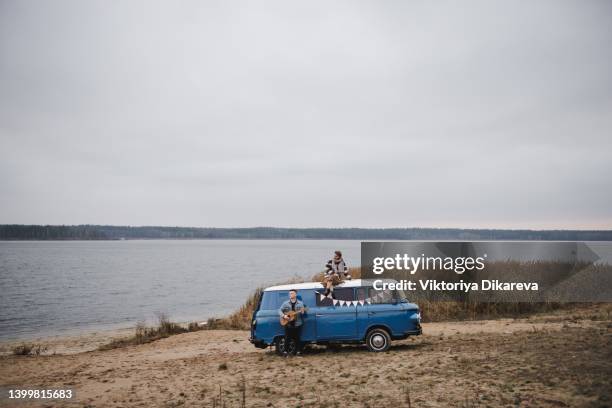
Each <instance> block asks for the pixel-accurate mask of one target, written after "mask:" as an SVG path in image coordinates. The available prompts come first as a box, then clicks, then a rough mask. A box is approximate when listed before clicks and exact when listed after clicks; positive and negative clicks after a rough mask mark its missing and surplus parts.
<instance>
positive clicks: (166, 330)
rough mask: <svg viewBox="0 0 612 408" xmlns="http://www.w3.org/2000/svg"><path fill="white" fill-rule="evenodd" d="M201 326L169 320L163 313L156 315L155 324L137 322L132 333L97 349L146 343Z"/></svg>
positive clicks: (200, 327) (199, 328)
mask: <svg viewBox="0 0 612 408" xmlns="http://www.w3.org/2000/svg"><path fill="white" fill-rule="evenodd" d="M202 329H203V327H202V326H200V325H199V324H197V323H195V322H192V323H189V325H188V326H187V327H184V326H182V325H180V324H178V323H174V322H171V321H170V319H168V317H167V316H166V315H165V314H161V315H159V317H158V324H157V326H153V327H148V326H146V325H145V324H144V323H138V324H137V325H136V329H135V332H134V335H133V336H131V337H126V338H122V339H115V340H113V341H111V342H110V343H108V344H104V345H102V346H100V347H99V350H111V349H115V348H120V347H126V346H131V345H135V344H146V343H150V342H152V341H155V340H159V339H165V338H166V337H170V336H172V335H175V334H181V333H187V332H192V331H198V330H202Z"/></svg>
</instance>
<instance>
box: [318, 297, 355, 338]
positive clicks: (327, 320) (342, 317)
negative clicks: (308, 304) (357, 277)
mask: <svg viewBox="0 0 612 408" xmlns="http://www.w3.org/2000/svg"><path fill="white" fill-rule="evenodd" d="M334 295H335V297H336V300H337V302H335V303H336V304H335V305H334V301H333V300H332V299H329V298H324V299H321V296H320V295H318V294H316V297H317V299H316V302H317V310H316V319H317V331H316V333H317V341H333V340H352V339H355V338H356V335H357V307H355V306H354V305H352V304H351V305H347V304H346V302H347V301H348V302H352V301H353V300H355V297H354V290H353V288H336V289H334ZM341 303H344V305H341Z"/></svg>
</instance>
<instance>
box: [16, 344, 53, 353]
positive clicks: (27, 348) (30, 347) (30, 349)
mask: <svg viewBox="0 0 612 408" xmlns="http://www.w3.org/2000/svg"><path fill="white" fill-rule="evenodd" d="M45 351H47V346H43V345H41V344H32V343H21V344H20V345H18V346H15V347H14V348H13V355H15V356H40V355H41V354H42V353H44V352H45Z"/></svg>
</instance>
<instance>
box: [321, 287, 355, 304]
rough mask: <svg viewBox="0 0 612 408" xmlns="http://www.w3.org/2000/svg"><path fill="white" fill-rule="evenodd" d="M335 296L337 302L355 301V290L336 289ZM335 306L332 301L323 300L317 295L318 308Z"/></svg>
mask: <svg viewBox="0 0 612 408" xmlns="http://www.w3.org/2000/svg"><path fill="white" fill-rule="evenodd" d="M334 296H335V297H336V299H337V300H348V301H351V300H355V294H354V292H353V288H336V289H334ZM333 304H334V302H333V301H332V299H329V298H324V299H323V300H321V296H318V295H317V306H333Z"/></svg>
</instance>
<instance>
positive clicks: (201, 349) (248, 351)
mask: <svg viewBox="0 0 612 408" xmlns="http://www.w3.org/2000/svg"><path fill="white" fill-rule="evenodd" d="M424 330H425V334H424V335H423V336H420V337H418V338H415V339H411V340H405V341H402V342H397V343H395V345H394V347H392V349H391V350H390V351H389V352H387V353H370V352H368V351H366V350H365V349H364V348H363V347H342V348H340V349H338V350H334V351H326V350H325V349H324V348H318V349H315V350H311V351H310V352H308V353H306V355H305V356H304V357H302V358H290V359H284V358H280V357H277V356H276V355H275V354H274V353H272V352H271V351H269V350H258V349H255V348H254V347H253V346H252V345H251V344H249V343H248V341H247V336H248V333H246V332H239V331H200V332H195V333H187V334H182V335H178V336H173V337H170V338H167V339H164V340H160V341H157V342H154V343H151V344H147V345H142V346H133V347H128V348H124V349H116V350H110V351H103V352H102V351H93V352H85V353H78V354H69V355H54V356H40V357H14V356H4V357H2V358H1V359H0V384H2V385H10V384H18V385H28V386H39V387H46V388H49V387H72V388H74V389H75V390H76V392H77V401H75V402H73V403H68V404H65V405H68V406H71V405H74V406H83V405H92V406H142V407H148V406H164V407H170V406H181V405H183V406H204V407H213V406H219V407H220V406H222V405H221V404H219V395H221V396H222V400H223V403H224V404H225V406H227V407H238V406H240V403H241V399H242V397H243V396H242V392H241V390H242V387H243V386H245V389H246V391H245V394H244V396H245V398H246V405H247V406H249V407H251V406H274V407H288V406H321V407H327V406H338V407H344V406H351V407H352V406H355V407H367V406H402V407H404V406H408V402H407V401H408V399H409V400H410V403H411V406H412V407H447V406H458V407H472V406H482V407H486V406H491V407H497V406H517V405H519V406H552V407H564V406H571V407H576V406H578V407H580V406H610V405H612V382H611V381H612V380H611V379H612V320H611V309H610V306H597V307H591V308H587V309H580V310H575V311H565V312H558V313H556V314H553V315H536V316H534V317H531V318H529V319H521V320H511V319H503V320H494V321H480V322H461V323H430V324H425V325H424ZM225 366H226V367H227V368H224V367H225ZM214 399H216V400H217V401H216V405H214V404H215V403H214V402H213V400H214ZM3 403H5V404H6V400H5V401H3ZM30 405H33V406H38V405H43V404H30ZM51 405H54V406H56V405H55V404H51ZM15 406H26V405H24V404H23V403H19V404H15Z"/></svg>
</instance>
